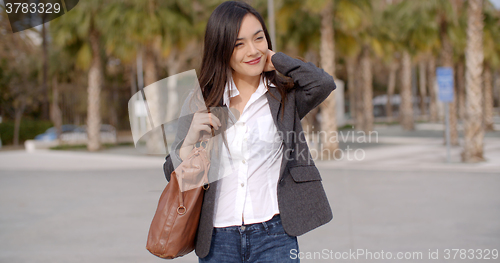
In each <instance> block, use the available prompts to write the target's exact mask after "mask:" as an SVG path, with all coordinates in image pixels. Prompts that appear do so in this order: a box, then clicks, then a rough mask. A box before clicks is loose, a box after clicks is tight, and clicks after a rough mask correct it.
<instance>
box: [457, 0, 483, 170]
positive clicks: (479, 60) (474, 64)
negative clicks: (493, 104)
mask: <svg viewBox="0 0 500 263" xmlns="http://www.w3.org/2000/svg"><path fill="white" fill-rule="evenodd" d="M482 6H483V1H482V0H469V1H468V9H467V15H468V22H467V48H466V50H465V59H466V64H465V71H466V72H465V89H466V96H467V98H466V116H465V122H464V131H465V144H464V150H463V152H462V154H461V157H462V161H463V162H482V161H484V157H483V147H484V146H483V139H484V128H483V126H482V114H483V111H482V92H481V84H482V83H481V73H482V70H483V61H484V54H483V27H484V25H483V12H482Z"/></svg>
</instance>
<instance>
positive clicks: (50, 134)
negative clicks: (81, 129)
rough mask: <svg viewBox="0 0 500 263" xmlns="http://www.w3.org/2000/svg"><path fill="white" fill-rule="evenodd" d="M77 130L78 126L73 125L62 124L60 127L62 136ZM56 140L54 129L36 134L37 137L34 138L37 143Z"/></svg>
mask: <svg viewBox="0 0 500 263" xmlns="http://www.w3.org/2000/svg"><path fill="white" fill-rule="evenodd" d="M77 128H78V126H76V125H73V124H64V125H62V127H61V130H62V134H65V133H71V132H74V131H75V130H76V129H77ZM62 134H61V135H62ZM56 139H57V131H56V127H51V128H48V129H47V130H46V131H45V133H42V134H38V135H37V136H35V140H37V141H54V140H56Z"/></svg>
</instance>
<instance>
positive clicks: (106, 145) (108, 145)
mask: <svg viewBox="0 0 500 263" xmlns="http://www.w3.org/2000/svg"><path fill="white" fill-rule="evenodd" d="M122 146H134V143H133V142H121V143H103V144H102V145H101V150H104V149H110V148H115V147H122ZM50 149H51V150H87V145H86V144H75V145H69V144H63V145H58V146H54V147H50Z"/></svg>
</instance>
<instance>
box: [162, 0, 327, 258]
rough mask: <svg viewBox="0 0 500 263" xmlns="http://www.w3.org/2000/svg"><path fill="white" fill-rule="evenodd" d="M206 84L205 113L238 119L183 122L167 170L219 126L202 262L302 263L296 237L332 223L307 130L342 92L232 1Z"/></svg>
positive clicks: (215, 29)
mask: <svg viewBox="0 0 500 263" xmlns="http://www.w3.org/2000/svg"><path fill="white" fill-rule="evenodd" d="M278 72H279V73H278ZM199 83H200V88H201V93H202V95H203V100H204V103H205V104H206V107H207V108H213V107H222V108H226V109H230V111H229V112H228V115H226V117H224V115H223V114H219V115H217V114H214V113H213V112H211V113H208V112H202V111H197V112H195V113H194V114H192V115H190V116H189V117H188V118H181V119H180V120H179V129H178V131H177V136H176V139H175V141H174V143H173V145H172V150H171V154H170V155H169V156H167V159H166V162H165V165H164V169H165V171H167V170H168V169H167V168H166V167H170V168H172V166H175V167H176V166H177V165H178V164H179V163H180V162H182V160H183V159H185V158H186V157H187V155H188V154H189V152H190V151H191V150H192V149H193V145H194V144H196V143H197V142H199V141H200V139H201V137H202V136H203V135H204V134H210V133H211V131H212V128H213V129H215V130H216V131H217V133H218V134H219V135H222V137H223V138H224V139H223V141H224V144H225V148H222V147H219V148H217V146H216V147H214V149H223V151H222V153H221V154H220V155H218V157H217V158H219V159H218V160H216V158H215V157H213V156H215V155H212V156H211V157H210V158H211V167H210V173H211V174H214V173H216V175H215V176H218V177H216V178H220V179H219V180H211V181H212V182H211V183H210V186H209V188H208V190H206V192H205V196H204V201H203V206H202V211H201V217H200V223H199V228H198V233H197V240H196V254H197V255H198V257H199V262H218V263H219V262H297V261H298V259H297V257H296V256H295V255H296V253H298V251H299V250H298V243H297V236H299V235H302V234H304V233H305V232H308V231H310V230H312V229H314V228H316V227H318V226H321V225H323V224H325V223H327V222H329V221H330V220H331V219H332V218H333V214H332V211H331V208H330V205H329V203H328V200H327V197H326V194H325V192H324V190H323V186H322V184H321V176H320V174H319V171H318V169H317V168H316V166H315V165H314V162H313V160H312V157H311V155H310V152H309V148H308V147H307V143H306V140H305V136H304V134H303V130H302V126H301V123H300V120H301V119H302V118H303V117H304V116H305V115H306V114H307V113H308V112H309V111H310V110H312V109H313V108H315V107H317V106H318V105H319V104H320V103H321V102H323V101H324V100H325V99H326V98H327V97H328V95H329V94H330V93H331V92H332V91H333V90H334V89H335V88H336V86H335V83H334V81H333V78H332V77H331V76H330V75H328V74H327V73H325V72H324V71H323V70H322V69H319V68H317V67H316V66H314V65H313V64H312V63H305V62H303V61H301V60H298V59H294V58H291V57H289V56H287V55H285V54H283V53H281V52H278V53H275V52H273V51H272V44H271V41H270V37H269V34H268V31H267V28H266V26H265V24H264V20H263V19H262V17H261V15H260V14H259V13H258V12H257V11H256V10H255V9H254V8H252V7H251V6H249V5H248V4H246V3H244V2H234V1H228V2H224V3H222V4H221V5H219V6H218V7H217V8H216V9H215V10H214V11H213V13H212V15H211V16H210V19H209V21H208V24H207V27H206V32H205V43H204V50H203V59H202V65H201V71H200V74H199ZM228 124H229V125H228ZM219 146H220V144H219ZM170 158H171V160H170ZM216 162H217V165H215V164H216ZM172 163H173V164H172ZM219 168H221V169H219ZM218 173H224V174H223V175H222V176H221V175H220V174H218ZM209 175H210V174H209ZM165 176H166V177H167V180H170V173H168V172H165Z"/></svg>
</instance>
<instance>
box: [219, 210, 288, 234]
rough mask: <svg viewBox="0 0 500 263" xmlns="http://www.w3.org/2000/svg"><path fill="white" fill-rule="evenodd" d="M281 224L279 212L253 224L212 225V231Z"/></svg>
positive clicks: (242, 229) (241, 229)
mask: <svg viewBox="0 0 500 263" xmlns="http://www.w3.org/2000/svg"><path fill="white" fill-rule="evenodd" d="M278 224H281V217H280V214H276V215H274V216H273V218H271V219H269V220H267V221H264V222H260V223H253V224H243V225H241V226H228V227H214V231H215V232H218V231H251V230H258V229H268V228H269V227H273V226H275V225H278Z"/></svg>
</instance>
